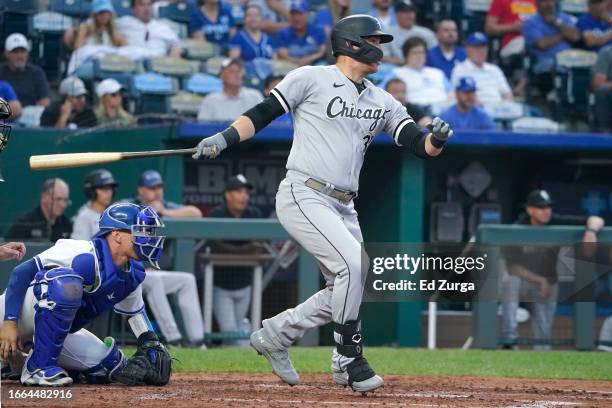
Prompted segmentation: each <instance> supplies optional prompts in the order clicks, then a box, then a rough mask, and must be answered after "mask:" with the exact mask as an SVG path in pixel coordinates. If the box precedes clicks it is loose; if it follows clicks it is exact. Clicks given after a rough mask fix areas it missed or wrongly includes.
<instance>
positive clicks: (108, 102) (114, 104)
mask: <svg viewBox="0 0 612 408" xmlns="http://www.w3.org/2000/svg"><path fill="white" fill-rule="evenodd" d="M121 88H122V87H121V84H120V83H119V82H117V80H116V79H113V78H107V79H105V80H104V81H102V82H100V83H99V84H98V87H97V88H96V95H97V96H98V106H97V107H96V110H95V114H96V118H97V119H98V124H100V125H102V124H105V125H115V126H130V125H132V124H133V123H134V117H133V116H132V115H130V114H129V113H128V112H126V110H125V109H123V106H122V104H123V96H122V95H121Z"/></svg>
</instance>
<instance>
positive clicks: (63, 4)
mask: <svg viewBox="0 0 612 408" xmlns="http://www.w3.org/2000/svg"><path fill="white" fill-rule="evenodd" d="M49 10H50V11H55V12H57V13H61V14H66V15H68V16H72V17H79V18H85V17H87V16H89V15H90V14H91V0H78V1H75V0H51V1H50V4H49Z"/></svg>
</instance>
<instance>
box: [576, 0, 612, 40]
mask: <svg viewBox="0 0 612 408" xmlns="http://www.w3.org/2000/svg"><path fill="white" fill-rule="evenodd" d="M611 12H612V1H610V0H589V11H588V12H586V13H584V14H583V15H581V16H580V18H579V19H578V23H577V24H576V27H577V28H578V30H580V34H581V35H582V42H583V43H584V46H585V48H586V49H587V50H591V51H599V50H600V49H601V48H603V47H605V46H606V45H610V44H612V14H611Z"/></svg>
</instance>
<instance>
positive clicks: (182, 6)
mask: <svg viewBox="0 0 612 408" xmlns="http://www.w3.org/2000/svg"><path fill="white" fill-rule="evenodd" d="M193 10H194V9H193V7H192V6H191V5H189V4H187V3H185V2H184V1H181V2H178V3H171V4H168V5H167V6H164V7H160V8H159V18H167V19H169V20H172V21H176V22H177V23H182V24H188V23H189V16H190V15H191V12H192V11H193Z"/></svg>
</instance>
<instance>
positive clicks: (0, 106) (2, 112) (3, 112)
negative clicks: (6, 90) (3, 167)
mask: <svg viewBox="0 0 612 408" xmlns="http://www.w3.org/2000/svg"><path fill="white" fill-rule="evenodd" d="M12 114H13V112H11V105H9V104H8V102H7V101H5V100H4V99H2V98H0V152H2V151H3V150H4V148H5V147H6V145H7V144H8V141H9V137H10V136H11V125H7V124H6V123H5V121H6V120H8V119H9V118H10V117H11V115H12Z"/></svg>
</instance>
